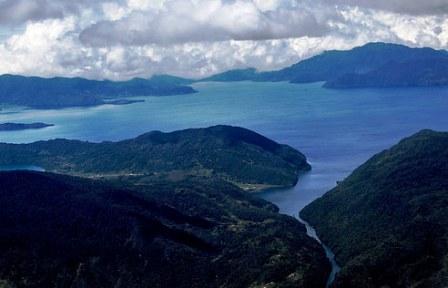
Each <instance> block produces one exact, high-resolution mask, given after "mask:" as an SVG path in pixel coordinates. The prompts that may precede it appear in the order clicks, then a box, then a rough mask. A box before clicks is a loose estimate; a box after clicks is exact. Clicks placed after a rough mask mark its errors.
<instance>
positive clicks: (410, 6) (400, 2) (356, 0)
mask: <svg viewBox="0 0 448 288" xmlns="http://www.w3.org/2000/svg"><path fill="white" fill-rule="evenodd" d="M324 1H325V2H326V3H328V4H330V5H332V4H341V5H348V6H357V7H365V8H373V9H380V10H386V11H392V12H396V13H406V14H413V15H440V14H445V15H446V14H448V1H447V0H324Z"/></svg>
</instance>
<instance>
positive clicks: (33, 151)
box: [0, 126, 310, 189]
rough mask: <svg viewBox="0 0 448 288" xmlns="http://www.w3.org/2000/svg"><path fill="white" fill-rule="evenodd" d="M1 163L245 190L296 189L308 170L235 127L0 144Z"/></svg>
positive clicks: (283, 149)
mask: <svg viewBox="0 0 448 288" xmlns="http://www.w3.org/2000/svg"><path fill="white" fill-rule="evenodd" d="M0 165H3V166H7V165H34V166H40V167H42V168H44V169H45V170H46V171H49V172H56V173H63V174H74V175H79V176H88V177H99V176H101V177H134V178H139V179H140V180H139V181H142V182H151V181H153V180H155V179H171V180H174V181H176V180H181V179H185V178H187V177H189V176H203V177H209V178H211V177H213V178H220V179H223V180H226V181H229V182H232V183H235V184H238V185H239V186H240V187H244V188H247V189H259V188H265V187H270V186H292V185H294V184H295V183H296V182H297V179H298V174H299V173H300V172H304V171H307V170H309V169H310V166H309V164H308V163H307V162H306V158H305V156H304V155H303V154H301V153H300V152H298V151H296V150H294V149H292V148H291V147H289V146H286V145H280V144H278V143H276V142H274V141H272V140H269V139H267V138H265V137H263V136H261V135H259V134H257V133H255V132H252V131H249V130H246V129H243V128H238V127H231V126H215V127H211V128H206V129H188V130H183V131H176V132H172V133H162V132H151V133H148V134H144V135H142V136H140V137H137V138H135V139H131V140H126V141H121V142H116V143H112V142H103V143H88V142H81V141H71V140H61V139H60V140H53V141H44V142H36V143H32V144H26V145H14V144H0Z"/></svg>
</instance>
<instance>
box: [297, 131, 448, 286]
mask: <svg viewBox="0 0 448 288" xmlns="http://www.w3.org/2000/svg"><path fill="white" fill-rule="evenodd" d="M447 163H448V133H446V132H435V131H431V130H423V131H421V132H419V133H417V134H415V135H413V136H411V137H409V138H407V139H404V140H402V141H401V142H400V143H398V144H397V145H395V146H394V147H392V148H390V149H388V150H386V151H383V152H381V153H379V154H377V155H375V156H374V157H372V158H371V159H370V160H368V161H367V162H366V163H365V164H363V165H362V166H360V167H359V168H358V169H356V170H355V171H354V172H353V173H352V174H351V175H350V176H349V177H348V178H346V179H345V180H344V181H342V182H340V183H339V185H338V186H337V187H336V188H334V189H333V190H331V191H329V192H328V193H326V194H325V195H324V196H323V197H322V198H320V199H318V200H316V201H314V202H313V203H311V204H310V205H309V206H307V207H306V208H305V209H304V210H302V212H301V217H302V218H303V219H305V220H306V221H307V222H309V223H311V224H312V225H313V226H314V227H315V228H316V230H317V233H318V234H319V236H320V238H321V239H322V241H324V242H325V243H326V244H327V245H329V246H330V247H331V248H332V250H333V252H335V254H336V258H337V261H338V262H339V263H340V264H341V266H342V270H341V272H340V273H339V274H338V276H337V277H336V281H335V283H334V287H341V288H342V287H344V288H352V287H353V288H355V287H434V288H442V287H446V284H447V282H446V279H447V278H446V275H447V272H448V270H447V266H446V264H447V259H448V246H447V243H446V239H448V177H447V175H448V164H447Z"/></svg>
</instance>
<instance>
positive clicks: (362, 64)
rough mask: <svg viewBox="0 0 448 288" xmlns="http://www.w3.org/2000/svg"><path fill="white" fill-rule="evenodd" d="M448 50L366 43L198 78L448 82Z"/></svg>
mask: <svg viewBox="0 0 448 288" xmlns="http://www.w3.org/2000/svg"><path fill="white" fill-rule="evenodd" d="M447 71H448V51H445V50H434V49H431V48H410V47H407V46H403V45H397V44H387V43H369V44H366V45H364V46H362V47H357V48H354V49H352V50H348V51H327V52H324V53H322V54H320V55H317V56H314V57H311V58H309V59H306V60H303V61H300V62H299V63H297V64H294V65H292V66H290V67H287V68H284V69H281V70H278V71H270V72H257V71H256V70H255V69H253V68H249V69H240V70H231V71H227V72H224V73H220V74H216V75H213V76H210V77H207V78H204V79H201V80H199V81H224V82H225V81H274V82H275V81H288V82H291V83H311V82H326V84H325V87H327V88H366V87H410V86H443V85H448V77H447Z"/></svg>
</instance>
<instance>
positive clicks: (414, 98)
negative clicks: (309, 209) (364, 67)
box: [0, 82, 448, 215]
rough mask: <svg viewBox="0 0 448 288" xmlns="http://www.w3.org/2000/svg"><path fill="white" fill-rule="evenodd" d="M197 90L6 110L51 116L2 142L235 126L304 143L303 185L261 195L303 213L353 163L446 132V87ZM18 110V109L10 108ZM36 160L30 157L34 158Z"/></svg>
mask: <svg viewBox="0 0 448 288" xmlns="http://www.w3.org/2000/svg"><path fill="white" fill-rule="evenodd" d="M194 87H195V88H196V89H197V90H198V91H199V93H196V94H191V95H180V96H169V97H143V98H142V99H145V100H146V102H145V103H136V104H132V105H125V106H112V105H106V106H100V107H94V108H72V109H63V110H42V111H39V110H22V109H17V108H7V109H3V110H1V111H0V123H3V122H22V123H30V122H46V123H50V124H55V125H56V126H54V127H49V128H45V129H41V130H28V131H16V132H1V133H0V142H14V143H25V142H33V141H37V140H47V139H53V138H69V139H80V140H89V141H105V140H112V141H116V140H122V139H126V138H131V137H134V136H137V135H139V134H142V133H145V132H148V131H151V130H161V131H173V130H178V129H184V128H192V127H206V126H211V125H216V124H229V125H237V126H242V127H246V128H249V129H253V130H255V131H257V132H259V133H261V134H263V135H265V136H267V137H270V138H272V139H274V140H276V141H278V142H281V143H285V144H289V145H291V146H293V147H294V148H297V149H299V150H300V151H301V152H303V153H304V154H305V155H306V156H307V157H308V159H309V162H310V163H311V164H312V166H313V171H312V172H310V173H309V174H307V175H305V176H303V177H302V178H301V180H300V183H299V185H298V186H297V187H294V188H292V189H289V190H286V191H278V192H275V191H274V192H272V191H271V192H266V193H262V194H261V196H262V197H263V198H265V199H267V200H270V201H272V202H274V203H275V204H277V205H278V206H279V207H280V209H281V211H282V212H283V213H285V214H289V215H297V213H298V211H299V210H300V209H302V208H303V207H304V206H305V205H306V204H308V203H309V202H310V201H312V200H314V199H315V198H317V197H319V196H321V195H322V194H323V193H325V192H326V191H327V190H329V189H330V188H332V187H333V186H335V184H336V181H339V180H342V179H343V178H344V177H346V176H347V175H348V174H349V173H350V172H351V171H352V170H353V169H354V168H356V167H357V166H359V165H360V164H362V163H363V162H364V161H365V160H367V159H368V158H370V157H371V156H372V155H374V154H376V153H378V152H380V151H381V150H383V149H385V148H388V147H389V146H391V145H393V144H395V143H396V142H397V141H398V140H399V139H401V138H403V137H406V136H410V135H411V134H413V133H415V132H417V131H419V130H421V129H424V128H430V129H435V130H448V115H447V112H448V88H407V89H383V90H374V89H363V90H328V89H323V88H321V83H314V84H305V85H296V84H288V83H252V82H234V83H211V82H210V83H199V84H196V85H194ZM10 112H17V113H10ZM30 165H32V163H30Z"/></svg>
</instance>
